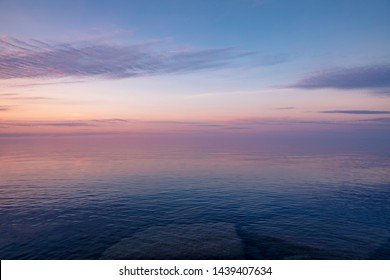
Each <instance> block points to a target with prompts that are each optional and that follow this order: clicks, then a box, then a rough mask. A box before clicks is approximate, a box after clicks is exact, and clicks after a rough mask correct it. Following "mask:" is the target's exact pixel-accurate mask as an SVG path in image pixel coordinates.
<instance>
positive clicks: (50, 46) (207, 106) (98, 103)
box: [0, 0, 390, 136]
mask: <svg viewBox="0 0 390 280" xmlns="http://www.w3.org/2000/svg"><path fill="white" fill-rule="evenodd" d="M389 14H390V1H388V0H372V1H361V0H351V1H349V0H337V1H333V0H330V1H319V0H318V1H317V0H297V1H287V0H226V1H217V0H213V1H210V0H208V1H203V0H197V1H179V0H158V1H157V0H156V1H154V0H150V1H142V0H140V1H138V0H132V1H124V0H123V1H92V0H85V1H39V0H35V1H29V0H25V1H24V0H20V1H18V0H0V136H7V135H32V134H37V135H38V134H39V135H42V134H56V133H57V134H78V133H139V132H168V133H169V132H183V133H191V132H202V133H203V132H205V133H210V132H221V133H225V132H229V133H252V132H253V133H263V132H264V133H265V132H277V131H335V132H337V131H354V130H361V131H369V133H382V132H385V133H389V132H390V129H389V128H390V16H389Z"/></svg>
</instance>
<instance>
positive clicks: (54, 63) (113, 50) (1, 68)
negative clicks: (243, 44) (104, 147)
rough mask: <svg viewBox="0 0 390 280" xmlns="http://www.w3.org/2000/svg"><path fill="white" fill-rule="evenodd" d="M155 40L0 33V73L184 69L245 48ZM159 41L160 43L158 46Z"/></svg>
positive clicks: (134, 73) (213, 63) (211, 64)
mask: <svg viewBox="0 0 390 280" xmlns="http://www.w3.org/2000/svg"><path fill="white" fill-rule="evenodd" d="M156 46H157V44H156V43H154V44H151V43H145V44H138V45H115V44H108V43H97V42H95V41H91V42H81V43H65V44H51V43H46V42H41V41H37V40H30V41H28V42H27V41H21V40H18V39H15V38H11V37H8V36H3V37H0V79H12V78H63V77H73V78H74V77H77V78H85V77H104V78H112V79H121V78H130V77H142V76H151V75H163V74H178V73H186V72H192V71H197V70H203V69H214V68H219V67H223V66H226V65H229V64H230V63H232V62H233V61H234V60H236V59H238V58H240V57H242V56H246V55H248V54H249V53H243V52H238V51H237V50H235V49H233V48H219V49H202V50H194V49H185V50H183V49H168V50H166V49H167V48H166V47H165V50H157V49H156ZM160 47H164V46H160Z"/></svg>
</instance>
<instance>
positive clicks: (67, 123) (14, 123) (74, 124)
mask: <svg viewBox="0 0 390 280" xmlns="http://www.w3.org/2000/svg"><path fill="white" fill-rule="evenodd" d="M0 108H1V107H0ZM124 122H128V120H124V119H96V120H83V121H81V120H75V121H26V122H23V121H8V122H1V123H0V125H3V126H7V127H45V126H46V127H47V126H48V127H90V126H102V125H113V124H120V123H124Z"/></svg>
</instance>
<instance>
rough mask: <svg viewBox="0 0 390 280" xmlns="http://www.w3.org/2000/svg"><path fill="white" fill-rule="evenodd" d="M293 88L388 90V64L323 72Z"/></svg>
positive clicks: (307, 78)
mask: <svg viewBox="0 0 390 280" xmlns="http://www.w3.org/2000/svg"><path fill="white" fill-rule="evenodd" d="M293 87H296V88H303V89H318V88H338V89H378V90H381V89H382V90H383V89H388V88H390V64H384V65H371V66H364V67H355V68H337V69H333V70H328V71H323V72H319V73H316V74H313V75H310V76H308V77H306V78H304V79H302V80H300V81H299V82H298V83H296V84H295V85H293Z"/></svg>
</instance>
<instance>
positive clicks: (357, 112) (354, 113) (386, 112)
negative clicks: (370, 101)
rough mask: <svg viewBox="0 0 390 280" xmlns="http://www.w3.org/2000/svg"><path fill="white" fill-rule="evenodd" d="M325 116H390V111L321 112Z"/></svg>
mask: <svg viewBox="0 0 390 280" xmlns="http://www.w3.org/2000/svg"><path fill="white" fill-rule="evenodd" d="M320 113H324V114H352V115H386V114H390V111H377V110H329V111H321V112H320Z"/></svg>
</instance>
